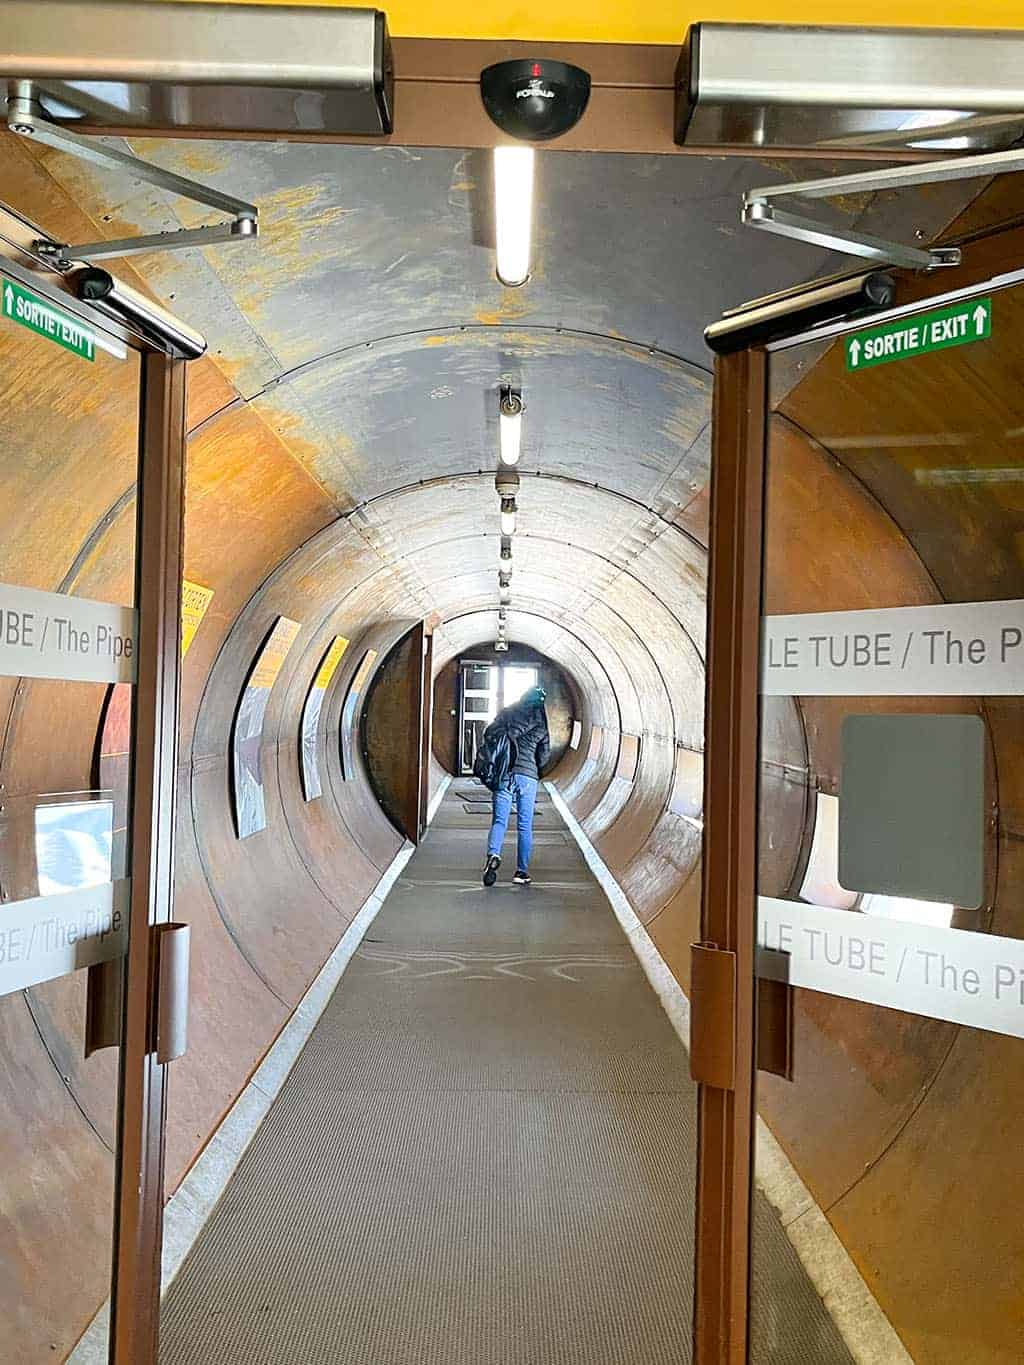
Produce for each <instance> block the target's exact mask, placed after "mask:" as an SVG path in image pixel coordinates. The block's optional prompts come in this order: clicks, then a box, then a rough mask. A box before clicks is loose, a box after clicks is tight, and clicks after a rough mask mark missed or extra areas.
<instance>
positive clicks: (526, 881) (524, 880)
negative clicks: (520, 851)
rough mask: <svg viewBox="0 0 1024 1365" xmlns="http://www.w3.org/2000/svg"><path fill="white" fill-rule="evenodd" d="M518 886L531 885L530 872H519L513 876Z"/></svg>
mask: <svg viewBox="0 0 1024 1365" xmlns="http://www.w3.org/2000/svg"><path fill="white" fill-rule="evenodd" d="M512 880H513V881H514V882H515V884H516V886H530V885H531V878H530V874H529V872H517V873H516V875H515V876H514V877H513V878H512Z"/></svg>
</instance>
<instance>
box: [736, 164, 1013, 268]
mask: <svg viewBox="0 0 1024 1365" xmlns="http://www.w3.org/2000/svg"><path fill="white" fill-rule="evenodd" d="M1021 170H1024V150H1021V149H1019V148H1014V149H1012V150H1010V151H1004V152H991V153H988V154H986V155H984V156H965V157H960V158H957V159H955V160H952V159H947V160H943V161H922V162H919V163H918V164H916V165H901V166H890V167H887V168H886V169H884V170H880V171H862V172H855V173H854V174H853V175H835V176H829V177H828V178H827V179H824V180H802V181H798V182H797V183H795V184H792V185H767V186H764V187H762V188H760V189H753V190H748V191H747V192H746V194H745V195H744V196H743V211H742V215H741V217H742V221H743V222H744V223H746V224H748V225H749V226H750V227H756V228H761V229H762V230H763V231H765V232H774V233H776V234H777V235H778V236H780V237H790V238H792V239H793V240H794V241H797V242H809V243H811V244H812V245H814V246H823V247H826V248H827V249H828V250H829V251H841V252H843V253H845V254H846V255H847V256H860V257H861V258H862V259H864V260H867V261H875V262H876V263H878V264H881V265H897V266H907V267H909V268H911V269H914V270H936V269H939V268H942V267H949V266H957V265H959V264H960V260H961V253H960V248H959V247H956V246H936V247H924V246H912V245H910V244H908V243H904V242H891V241H887V240H886V239H884V238H881V237H872V236H869V235H868V234H867V233H863V232H856V231H854V230H853V229H852V228H846V227H833V226H831V225H829V224H827V223H823V222H821V221H820V220H819V219H817V218H806V217H804V216H803V215H802V214H798V213H791V212H790V211H789V210H788V209H784V208H779V207H777V203H776V201H777V200H780V199H786V200H788V199H829V198H831V197H832V196H833V195H840V194H869V193H872V192H875V191H878V190H899V189H910V188H912V187H914V186H916V185H934V184H938V183H940V182H942V181H947V180H973V179H978V178H981V177H984V176H991V175H1006V174H1008V173H1009V172H1011V171H1021Z"/></svg>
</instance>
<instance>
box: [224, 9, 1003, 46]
mask: <svg viewBox="0 0 1024 1365" xmlns="http://www.w3.org/2000/svg"><path fill="white" fill-rule="evenodd" d="M222 2H223V3H225V4H232V3H236V0H222ZM237 2H238V3H241V2H242V0H237ZM245 2H246V3H250V4H252V3H256V4H264V3H276V2H277V0H245ZM306 3H313V4H325V5H335V4H338V3H339V0H306ZM366 3H368V4H369V3H372V0H366ZM378 4H379V7H380V8H382V9H385V10H386V11H387V15H388V22H389V24H390V26H391V32H392V33H393V34H395V35H396V36H400V37H405V38H488V39H501V38H505V39H517V40H523V41H529V40H531V39H532V40H536V41H538V42H591V43H671V44H673V45H678V44H679V43H680V42H681V41H682V38H683V34H684V33H685V32H686V29H687V27H688V26H689V25H690V24H691V23H697V22H699V21H701V20H704V21H708V22H710V21H713V20H714V21H718V22H721V23H762V24H763V23H773V24H847V25H854V26H855V25H863V26H865V27H872V26H874V27H877V26H883V25H906V26H907V27H911V26H917V27H925V28H928V27H939V26H941V27H946V28H1019V27H1021V26H1022V24H1024V9H1022V5H1021V0H946V2H945V4H944V5H942V6H940V7H939V8H936V6H935V4H934V0H777V3H776V4H774V5H772V6H771V7H768V6H766V5H765V4H764V2H763V0H731V3H726V4H719V5H717V6H714V7H712V8H711V9H708V8H705V7H702V6H697V5H694V4H693V0H690V3H689V4H686V5H675V4H666V3H664V2H662V3H653V4H648V5H644V4H642V3H640V2H639V0H555V3H554V4H552V3H551V0H510V3H508V4H499V3H495V0H491V3H490V4H483V5H482V4H480V3H479V0H391V3H386V2H385V3H380V0H378Z"/></svg>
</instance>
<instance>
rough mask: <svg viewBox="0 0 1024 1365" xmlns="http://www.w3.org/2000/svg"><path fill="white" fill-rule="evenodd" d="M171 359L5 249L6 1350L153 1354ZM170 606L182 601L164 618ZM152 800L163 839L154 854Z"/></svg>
mask: <svg viewBox="0 0 1024 1365" xmlns="http://www.w3.org/2000/svg"><path fill="white" fill-rule="evenodd" d="M176 364H180V362H172V361H170V360H169V359H168V358H167V357H164V356H162V355H156V354H155V353H154V352H153V351H152V350H151V349H150V348H149V347H148V346H147V345H146V344H145V343H143V342H141V341H140V340H139V339H136V338H132V337H130V336H127V335H126V334H125V333H123V332H122V331H121V330H120V329H119V328H118V326H117V325H116V324H110V325H109V326H108V325H107V324H106V322H105V319H103V318H101V317H100V316H99V315H97V314H94V313H93V312H91V311H90V310H89V309H87V308H84V307H83V306H82V305H80V304H79V303H78V301H77V300H75V299H74V298H72V297H70V296H69V295H67V294H64V293H63V292H62V291H61V289H60V284H59V281H55V280H54V281H48V280H46V279H45V278H37V277H36V276H34V275H32V274H29V273H27V272H26V271H24V270H21V269H20V268H19V267H18V266H16V265H14V264H13V263H7V262H4V261H0V490H2V491H0V508H2V517H0V519H2V534H0V1238H2V1247H0V1254H2V1259H3V1265H4V1275H3V1277H2V1278H0V1319H2V1321H3V1323H4V1348H3V1351H2V1353H0V1354H3V1355H4V1358H5V1359H11V1360H24V1361H35V1360H43V1359H46V1360H55V1361H63V1360H68V1359H78V1358H82V1359H88V1360H89V1361H95V1360H100V1359H106V1358H107V1352H108V1349H109V1350H110V1351H111V1356H110V1358H111V1359H116V1360H117V1361H118V1362H121V1361H127V1360H129V1359H131V1360H132V1361H133V1362H136V1361H137V1362H139V1363H140V1365H142V1362H145V1361H147V1360H149V1359H150V1358H151V1357H150V1354H149V1346H148V1343H147V1342H146V1341H145V1340H143V1338H142V1337H140V1336H139V1335H138V1333H136V1334H135V1335H134V1337H133V1338H132V1340H133V1343H134V1344H133V1345H132V1347H131V1348H127V1347H122V1348H119V1350H118V1352H117V1353H115V1352H114V1351H113V1348H112V1347H111V1346H110V1332H109V1328H108V1319H109V1317H110V1308H111V1305H113V1309H114V1313H113V1316H114V1319H115V1321H117V1322H118V1323H119V1330H120V1331H121V1333H122V1335H123V1337H124V1340H125V1341H127V1340H128V1337H129V1336H130V1335H131V1330H130V1329H131V1327H132V1323H131V1318H132V1312H133V1311H134V1310H132V1309H129V1310H127V1311H121V1312H120V1313H119V1311H118V1309H119V1303H118V1296H117V1295H118V1289H119V1288H120V1290H121V1291H122V1292H123V1294H124V1295H126V1296H127V1298H128V1301H129V1302H131V1303H139V1304H144V1303H145V1302H146V1300H147V1297H148V1298H149V1299H152V1297H153V1295H155V1293H156V1292H157V1285H156V1284H155V1283H154V1277H158V1275H157V1271H156V1267H157V1266H158V1264H159V1260H158V1256H157V1258H156V1259H155V1260H150V1262H149V1263H148V1264H145V1265H144V1264H141V1263H140V1257H139V1255H138V1252H139V1248H140V1246H142V1245H144V1244H146V1243H148V1245H149V1246H150V1247H151V1248H152V1247H153V1246H157V1247H158V1245H159V1228H160V1201H159V1191H158V1190H157V1189H154V1173H155V1174H156V1175H157V1176H158V1175H159V1170H160V1162H161V1160H162V1154H161V1152H160V1150H159V1143H157V1144H156V1146H155V1147H154V1146H153V1139H154V1137H155V1136H156V1135H158V1134H159V1131H160V1124H161V1122H162V1115H161V1111H160V1107H159V1102H160V1096H161V1089H160V1084H159V1076H158V1074H157V1073H158V1071H159V1070H160V1069H161V1068H156V1067H155V1052H156V1046H157V1043H156V1039H155V1037H154V1036H153V1032H152V1026H151V1019H152V1012H153V1002H154V993H153V981H152V979H151V976H150V971H151V965H150V962H151V955H150V951H149V941H148V936H149V932H150V924H151V923H152V924H154V925H155V924H156V922H157V921H158V919H159V918H160V911H159V909H158V906H159V905H160V904H162V905H163V906H164V907H165V910H164V914H165V916H166V906H167V905H168V904H169V895H170V865H169V861H168V858H169V853H168V850H169V849H172V848H173V837H172V836H171V837H170V838H169V839H168V837H167V833H166V824H167V821H168V820H171V821H173V764H172V766H171V769H170V772H169V773H168V774H166V775H165V776H164V778H163V779H162V780H161V779H160V778H158V777H155V776H154V766H153V755H154V752H155V750H156V749H157V748H158V747H159V746H160V745H161V744H163V747H164V751H165V752H166V750H167V740H168V735H169V736H170V741H171V743H172V744H173V734H174V730H173V723H174V714H175V706H176V697H177V690H176V687H177V667H176V653H175V652H171V653H170V654H169V655H165V656H164V657H163V658H162V660H158V659H157V657H156V653H157V651H156V642H157V640H158V639H159V638H161V636H167V634H168V633H169V632H174V634H175V635H176V629H177V626H176V618H177V604H178V596H179V594H180V572H179V570H180V563H179V559H178V556H177V553H176V548H175V539H174V526H175V522H174V515H177V518H178V522H179V523H180V481H177V482H176V475H175V473H174V471H173V470H171V471H170V473H168V468H167V466H166V465H165V463H164V461H165V459H166V456H167V453H168V449H169V440H170V434H173V432H174V431H175V422H176V421H177V422H178V424H179V425H178V428H177V429H178V431H179V432H180V430H181V427H180V423H181V422H182V421H183V412H184V407H183V378H180V376H179V378H175V377H174V376H175V375H176V374H177V371H176V369H175V366H176ZM179 380H180V383H179ZM164 381H166V382H164ZM168 386H170V387H168ZM175 386H178V388H177V391H176V392H175V393H172V392H171V389H174V388H175ZM160 411H162V413H163V420H162V421H157V420H155V419H157V418H158V416H159V413H160ZM158 429H159V431H160V432H161V433H162V434H159V435H158V434H156V433H157V431H158ZM143 447H145V448H146V454H147V460H148V461H149V464H148V468H147V467H146V466H145V465H144V466H142V468H143V469H144V470H145V472H144V473H143V475H142V485H141V490H140V488H139V484H138V480H139V476H140V451H141V450H142V449H143ZM157 484H162V491H161V493H160V494H159V496H156V497H155V496H154V494H153V492H152V489H153V488H154V487H155V486H156V485H157ZM147 486H148V487H149V490H150V491H147ZM168 509H171V511H170V515H165V514H167V513H168ZM168 528H170V534H169V536H168V534H166V533H167V531H168ZM162 532H163V533H164V534H163V535H162V537H161V533H162ZM158 539H162V546H161V549H160V553H159V557H160V558H162V561H163V567H162V568H161V569H159V570H157V569H155V568H154V565H155V562H156V561H155V559H154V545H155V542H156V541H157V540H158ZM147 543H148V547H149V548H146V546H147ZM161 598H162V599H163V600H166V602H167V605H168V607H169V609H170V611H171V612H172V613H173V614H171V615H170V616H169V619H168V620H163V621H158V620H157V619H156V618H157V613H156V612H155V611H154V604H155V603H156V602H157V600H158V599H161ZM168 659H169V662H168ZM168 689H169V690H168ZM158 691H159V692H160V693H161V696H160V700H159V702H158V701H157V693H158ZM143 732H144V733H145V734H146V736H147V740H146V745H145V747H144V750H143V749H140V748H139V745H138V738H137V737H138V735H139V734H140V733H143ZM172 752H173V750H172ZM143 753H145V761H143ZM143 769H145V773H144V776H143V777H140V773H142V772H143ZM168 784H170V799H169V800H167V799H166V798H167V796H168V789H169V788H168ZM158 806H161V807H162V809H161V812H160V815H159V819H160V820H161V821H163V823H164V827H165V834H164V836H163V837H164V841H165V844H166V848H162V849H161V851H160V853H159V854H158V855H157V856H152V833H153V824H152V821H151V820H150V817H153V818H154V819H156V812H157V808H158ZM140 848H141V849H142V850H144V852H145V854H146V856H145V857H143V856H142V855H140V854H138V850H139V849H140ZM133 850H136V854H135V856H133ZM137 857H138V859H139V861H140V867H136V866H135V863H136V858H137ZM136 940H138V941H136ZM129 962H131V964H132V966H131V969H130V970H129V968H128V964H129ZM140 1021H141V1024H140ZM133 1049H134V1054H135V1065H134V1068H133V1069H127V1068H126V1066H125V1057H126V1056H127V1055H128V1054H129V1053H131V1052H132V1050H133ZM151 1063H153V1065H152V1066H151V1065H150V1064H151ZM147 1068H148V1070H147ZM147 1077H148V1079H147ZM144 1081H145V1083H146V1089H145V1093H144V1087H143V1082H144ZM154 1115H155V1117H156V1124H155V1126H154V1122H153V1120H154ZM144 1132H145V1133H148V1134H149V1144H150V1150H148V1151H143V1150H142V1142H141V1135H142V1134H143V1133H144ZM129 1153H130V1155H129ZM125 1167H127V1170H125ZM158 1183H159V1182H158V1180H157V1181H156V1184H158ZM154 1195H155V1196H156V1197H155V1198H154ZM143 1207H144V1212H143V1211H142V1210H143ZM125 1210H132V1211H133V1215H132V1217H131V1218H130V1219H128V1220H127V1221H126V1218H125ZM129 1222H131V1223H132V1224H133V1225H132V1226H128V1225H127V1224H128V1223H129ZM118 1262H120V1267H121V1270H120V1273H118V1272H117V1271H116V1270H115V1267H116V1266H117V1264H118Z"/></svg>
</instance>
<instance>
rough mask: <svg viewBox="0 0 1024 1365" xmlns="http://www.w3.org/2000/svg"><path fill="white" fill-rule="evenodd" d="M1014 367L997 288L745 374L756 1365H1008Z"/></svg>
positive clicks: (1020, 1002) (1023, 546)
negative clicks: (903, 336) (758, 499)
mask: <svg viewBox="0 0 1024 1365" xmlns="http://www.w3.org/2000/svg"><path fill="white" fill-rule="evenodd" d="M953 314H956V317H957V318H959V319H961V321H960V322H956V321H955V322H954V323H953V324H951V323H950V318H951V317H952V316H953ZM961 323H962V325H961ZM982 324H983V325H982ZM894 326H895V327H897V328H899V329H902V330H903V331H907V332H908V335H909V329H914V330H915V332H916V335H917V338H918V341H920V339H921V338H922V337H923V338H924V339H925V341H926V342H932V341H934V342H935V343H936V344H935V345H934V346H932V345H924V344H921V345H919V344H909V343H908V344H896V343H895V342H894V343H892V344H886V343H885V342H884V338H885V336H886V335H889V334H891V333H892V330H893V327H894ZM1022 337H1024V287H1021V286H1014V287H1011V288H1005V289H1002V290H1000V291H998V292H992V293H986V294H984V295H981V296H979V297H976V298H973V299H969V300H965V301H961V302H959V303H957V304H956V305H955V306H953V308H952V309H951V308H950V306H949V305H948V304H947V305H946V306H945V308H939V307H937V306H936V307H932V308H923V309H922V310H920V311H919V312H917V313H915V314H914V315H913V316H911V317H905V318H902V319H900V320H898V321H897V322H896V323H895V324H888V325H885V326H881V327H874V328H862V329H860V330H859V331H856V330H855V331H851V332H850V333H849V334H848V335H847V336H845V337H839V338H836V339H835V340H830V341H820V340H818V341H809V342H804V343H802V344H798V345H791V346H789V347H788V348H779V349H777V350H775V351H774V352H773V353H772V354H771V356H770V369H769V411H768V415H767V448H766V461H767V473H766V484H765V523H764V532H765V555H764V577H763V625H762V694H763V695H762V727H761V742H760V744H761V747H760V815H759V865H758V886H757V891H758V909H757V914H758V941H759V960H758V972H759V975H760V976H761V977H762V978H763V979H768V980H771V979H774V980H776V981H781V982H788V983H789V984H790V987H791V989H792V994H791V1003H792V1008H793V1019H792V1039H791V1044H792V1050H791V1054H790V1057H789V1061H788V1066H785V1067H780V1068H778V1069H779V1070H782V1071H787V1070H788V1072H789V1075H788V1076H786V1075H774V1074H768V1073H767V1072H760V1073H759V1075H758V1084H757V1106H758V1111H759V1114H760V1117H761V1119H762V1120H763V1123H762V1124H761V1126H760V1128H759V1133H758V1139H757V1143H758V1152H757V1172H758V1180H759V1184H760V1185H761V1187H762V1189H763V1190H764V1192H765V1193H766V1195H767V1197H768V1200H769V1201H770V1204H772V1205H774V1208H771V1209H769V1210H767V1211H762V1213H761V1214H760V1215H759V1216H758V1217H756V1218H755V1221H754V1227H753V1245H752V1258H753V1260H752V1265H753V1274H752V1308H751V1357H750V1358H751V1360H752V1361H754V1362H755V1363H756V1365H766V1363H767V1362H770V1361H779V1360H789V1359H792V1358H795V1357H793V1356H792V1354H791V1351H792V1347H793V1343H794V1342H795V1341H799V1342H802V1343H803V1344H804V1349H805V1351H806V1352H807V1354H805V1355H804V1356H803V1357H801V1358H806V1359H813V1360H815V1361H816V1362H828V1361H833V1360H835V1361H847V1360H850V1359H871V1360H879V1361H881V1360H885V1361H900V1360H904V1361H906V1360H911V1361H915V1362H919V1363H920V1365H963V1362H993V1363H994V1362H997V1361H998V1362H1003V1361H1006V1362H1008V1361H1014V1360H1021V1359H1024V1317H1022V1315H1021V1311H1020V1304H1021V1300H1020V1286H1021V1284H1022V1283H1024V1225H1022V1222H1021V1220H1020V1218H1019V1217H1017V1216H1016V1214H1015V1213H1014V1212H1013V1209H1014V1206H1015V1204H1016V1200H1017V1197H1018V1191H1019V1190H1020V1189H1021V1187H1022V1184H1024V1143H1022V1142H1021V1140H1020V1134H1021V1128H1022V1120H1024V1098H1022V1097H1024V942H1022V939H1024V876H1022V871H1024V868H1022V857H1024V854H1022V849H1024V838H1022V835H1024V785H1022V781H1021V774H1022V773H1024V706H1022V695H1024V341H1022ZM879 338H882V341H881V343H879V340H878V339H879ZM869 343H870V344H869ZM866 355H870V356H871V357H872V362H873V363H871V364H870V365H865V363H864V360H865V356H866ZM762 1022H763V1020H762ZM783 1231H785V1237H783V1236H782V1235H781V1234H782V1232H783ZM794 1252H795V1253H797V1255H794ZM787 1267H788V1268H787ZM780 1277H781V1279H780ZM783 1282H788V1283H789V1284H790V1285H791V1286H792V1287H793V1288H794V1293H793V1294H791V1295H789V1296H788V1297H787V1295H786V1294H780V1293H779V1288H780V1284H782V1283H783ZM808 1283H809V1284H811V1285H812V1286H813V1289H814V1293H813V1295H811V1296H810V1297H809V1296H808V1295H807V1294H806V1292H805V1290H806V1285H807V1284H808ZM822 1299H824V1303H823V1302H822Z"/></svg>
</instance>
